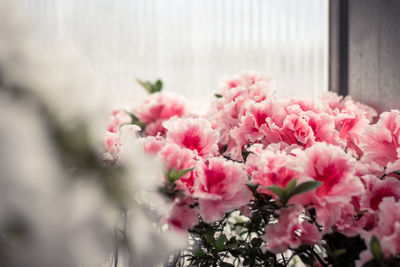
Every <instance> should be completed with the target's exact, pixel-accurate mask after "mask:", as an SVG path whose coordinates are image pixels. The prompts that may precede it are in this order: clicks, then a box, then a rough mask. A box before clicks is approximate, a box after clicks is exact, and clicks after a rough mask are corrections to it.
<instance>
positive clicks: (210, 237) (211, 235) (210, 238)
mask: <svg viewBox="0 0 400 267" xmlns="http://www.w3.org/2000/svg"><path fill="white" fill-rule="evenodd" d="M205 238H206V240H207V242H208V243H209V244H211V245H214V243H215V239H214V232H208V233H206V235H205Z"/></svg>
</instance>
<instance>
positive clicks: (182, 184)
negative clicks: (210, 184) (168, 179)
mask: <svg viewBox="0 0 400 267" xmlns="http://www.w3.org/2000/svg"><path fill="white" fill-rule="evenodd" d="M159 156H160V157H161V159H162V161H163V162H164V164H165V166H166V168H167V170H168V171H171V170H172V169H175V170H177V171H179V170H184V169H190V168H193V167H195V165H196V161H195V159H194V158H195V154H194V153H193V151H192V150H189V149H186V148H182V147H180V146H178V145H176V144H173V143H171V144H167V145H166V146H165V147H164V148H163V149H162V150H161V151H160V153H159ZM194 181H195V174H194V171H191V172H189V173H186V174H185V175H184V176H182V177H181V178H179V180H177V181H176V183H177V187H178V189H183V190H187V192H189V193H193V186H194Z"/></svg>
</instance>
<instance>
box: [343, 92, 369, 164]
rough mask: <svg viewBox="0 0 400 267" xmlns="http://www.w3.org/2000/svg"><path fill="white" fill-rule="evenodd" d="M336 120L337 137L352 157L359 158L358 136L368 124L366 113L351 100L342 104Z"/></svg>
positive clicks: (360, 153)
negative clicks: (351, 153)
mask: <svg viewBox="0 0 400 267" xmlns="http://www.w3.org/2000/svg"><path fill="white" fill-rule="evenodd" d="M336 120H337V121H336V124H337V126H336V128H338V129H339V137H340V138H341V139H343V140H345V141H346V142H347V147H348V148H349V149H350V150H351V151H352V152H353V153H354V155H356V156H358V157H360V156H361V155H362V151H361V149H360V148H359V147H358V145H359V142H360V136H361V135H360V134H362V132H363V130H364V128H365V126H367V125H368V124H369V122H370V121H369V120H368V118H367V116H366V112H365V111H364V110H362V109H360V108H359V107H358V106H357V105H356V104H355V103H354V102H353V101H352V100H348V101H345V102H344V104H343V108H342V109H341V111H340V114H338V116H337V117H336Z"/></svg>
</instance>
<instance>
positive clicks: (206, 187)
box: [194, 158, 250, 222]
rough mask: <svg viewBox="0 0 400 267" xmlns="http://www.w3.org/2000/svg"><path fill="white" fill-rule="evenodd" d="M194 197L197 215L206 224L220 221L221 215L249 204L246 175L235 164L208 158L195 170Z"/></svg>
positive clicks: (221, 159) (220, 159)
mask: <svg viewBox="0 0 400 267" xmlns="http://www.w3.org/2000/svg"><path fill="white" fill-rule="evenodd" d="M198 174H199V177H198V182H197V183H196V190H195V194H194V195H195V196H196V197H198V199H199V206H200V215H201V216H202V218H203V219H204V221H206V222H212V221H216V220H220V219H222V218H223V216H224V214H225V213H227V212H230V211H233V210H235V209H237V208H240V207H241V206H243V205H246V204H247V203H248V202H249V201H250V193H249V191H248V190H247V187H246V183H247V174H246V172H245V171H244V170H243V169H242V168H241V167H240V165H239V164H237V163H234V162H231V161H227V160H225V159H223V158H212V159H209V160H208V161H206V162H204V163H201V165H200V167H199V168H198Z"/></svg>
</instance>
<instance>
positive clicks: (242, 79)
mask: <svg viewBox="0 0 400 267" xmlns="http://www.w3.org/2000/svg"><path fill="white" fill-rule="evenodd" d="M260 82H262V83H264V84H265V85H266V86H268V88H269V87H270V85H269V84H270V80H269V79H268V78H266V77H264V75H262V74H261V73H259V72H254V71H241V72H240V73H239V74H237V75H235V76H232V77H223V78H222V79H221V82H220V84H221V92H224V91H226V90H229V89H232V88H236V87H238V86H243V87H248V86H251V85H253V84H255V83H260Z"/></svg>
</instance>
